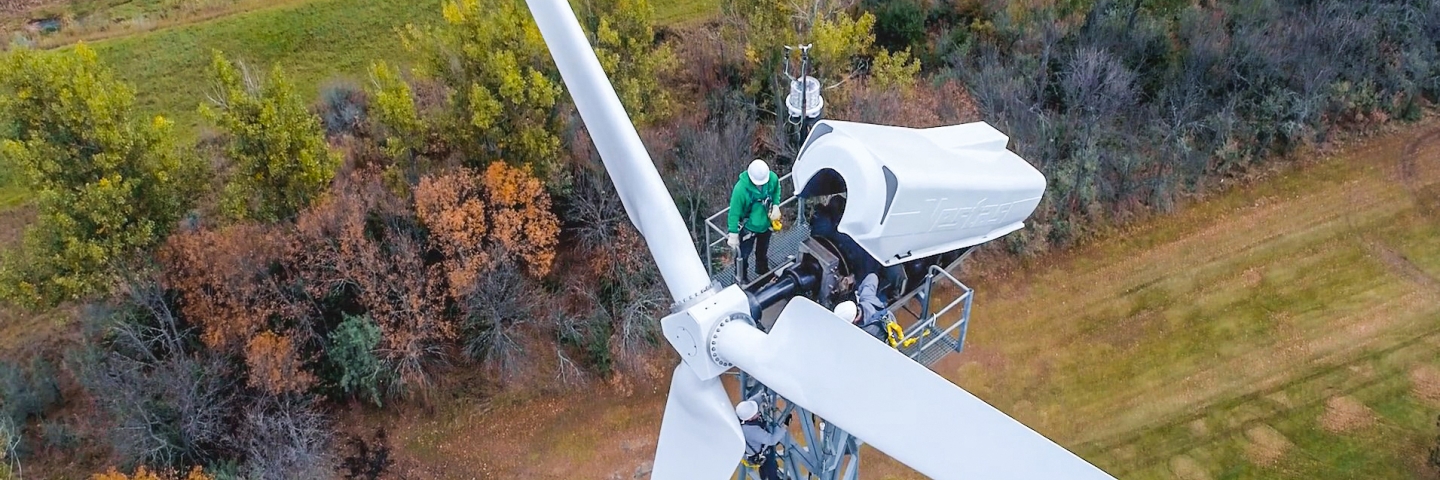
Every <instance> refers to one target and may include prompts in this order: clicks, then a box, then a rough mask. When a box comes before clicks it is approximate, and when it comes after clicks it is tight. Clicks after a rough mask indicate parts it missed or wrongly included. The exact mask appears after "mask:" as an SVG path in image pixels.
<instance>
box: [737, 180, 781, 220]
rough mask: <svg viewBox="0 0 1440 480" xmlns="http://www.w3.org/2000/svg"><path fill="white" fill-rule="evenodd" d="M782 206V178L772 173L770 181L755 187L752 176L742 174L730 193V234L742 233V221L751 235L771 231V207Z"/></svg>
mask: <svg viewBox="0 0 1440 480" xmlns="http://www.w3.org/2000/svg"><path fill="white" fill-rule="evenodd" d="M779 204H780V177H777V176H775V172H770V181H768V182H765V184H764V185H761V186H758V187H757V186H755V184H754V183H751V182H750V175H749V174H747V173H745V172H740V179H739V180H738V181H736V182H735V189H734V190H732V191H731V192H730V219H729V220H730V233H740V219H741V218H742V217H743V218H744V219H745V230H746V231H749V232H751V233H765V232H768V231H770V206H771V205H779Z"/></svg>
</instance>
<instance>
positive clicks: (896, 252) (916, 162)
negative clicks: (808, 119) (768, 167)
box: [791, 120, 1045, 266]
mask: <svg viewBox="0 0 1440 480" xmlns="http://www.w3.org/2000/svg"><path fill="white" fill-rule="evenodd" d="M1009 141H1010V139H1009V137H1007V136H1005V134H1003V133H1000V131H999V130H996V129H995V128H994V127H991V126H990V125H989V124H987V123H984V122H975V123H967V124H964V125H953V126H948V127H935V128H926V129H914V128H904V127H890V126H883V125H871V124H864V123H853V122H841V121H834V120H823V121H821V122H819V123H817V124H816V125H815V128H814V130H813V131H812V132H811V133H810V137H809V138H808V139H807V140H806V141H805V145H804V146H803V147H802V148H801V150H800V154H799V156H798V157H797V159H796V160H795V167H794V169H793V173H794V175H793V176H792V177H791V179H792V180H793V181H794V182H795V191H796V192H800V195H801V196H807V197H808V196H815V195H828V194H834V193H839V192H840V191H846V192H848V193H847V195H846V205H845V213H844V215H843V216H842V217H841V220H840V224H839V226H838V230H839V231H840V232H841V233H845V234H847V235H850V237H851V238H854V239H855V241H856V242H857V243H859V244H860V246H861V247H862V248H864V249H865V250H866V251H867V252H869V253H870V255H871V256H873V257H875V259H876V260H879V261H880V263H882V264H884V265H886V266H890V265H894V264H897V263H900V262H904V261H908V260H913V259H918V258H924V257H928V256H931V255H935V254H940V253H945V252H949V251H953V250H956V249H959V248H963V247H968V246H971V245H978V244H981V243H985V242H988V241H990V240H994V239H996V238H1000V237H1001V236H1004V235H1005V234H1007V233H1010V232H1013V231H1015V230H1018V229H1020V227H1022V226H1024V221H1025V219H1026V218H1028V217H1029V216H1030V214H1031V213H1033V212H1034V211H1035V207H1036V206H1037V205H1039V203H1040V196H1041V195H1042V194H1044V193H1045V176H1044V175H1042V174H1041V173H1040V171H1039V170H1036V169H1035V167H1032V166H1030V164H1029V163H1027V162H1026V161H1025V160H1024V159H1022V158H1020V156H1018V155H1016V154H1014V153H1013V152H1011V151H1010V150H1007V149H1006V148H1005V145H1006V144H1007V143H1009ZM837 176H838V177H839V178H836V177H837ZM842 182H843V183H842Z"/></svg>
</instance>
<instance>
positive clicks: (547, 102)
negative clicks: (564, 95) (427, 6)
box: [401, 0, 561, 176]
mask: <svg viewBox="0 0 1440 480" xmlns="http://www.w3.org/2000/svg"><path fill="white" fill-rule="evenodd" d="M443 14H444V20H445V21H444V22H442V23H441V24H439V25H437V26H432V27H425V28H421V27H416V26H414V25H409V26H407V27H406V28H405V30H404V31H403V32H402V34H401V40H402V43H403V45H404V46H405V48H406V49H408V50H409V51H410V52H411V53H413V54H414V55H415V56H416V57H418V58H417V60H416V73H418V74H419V75H420V76H422V77H426V78H431V79H435V80H438V81H439V82H440V83H441V84H443V85H445V87H446V88H447V89H448V90H449V93H450V105H449V110H450V111H449V115H448V121H447V125H446V128H447V130H448V131H449V132H450V138H448V139H447V141H448V142H449V143H451V147H452V148H454V149H455V150H457V151H460V152H462V153H463V154H465V155H466V157H467V160H468V161H469V162H470V163H471V164H472V165H473V164H477V163H478V164H484V163H485V162H488V160H489V159H493V158H505V159H509V160H510V161H513V162H516V163H517V164H521V165H531V166H533V167H534V168H535V169H536V170H537V171H539V172H541V174H542V176H543V175H545V174H548V173H549V172H550V171H552V170H553V168H554V165H555V162H556V158H557V157H558V156H559V153H560V137H559V136H558V135H557V134H556V132H559V131H560V128H561V121H560V117H559V115H558V113H557V110H556V108H555V106H556V104H557V103H558V102H559V99H560V83H559V82H558V81H557V78H558V76H557V74H556V72H555V70H554V66H553V65H554V64H553V63H552V62H551V61H550V56H549V50H547V49H546V47H545V41H544V39H543V38H542V37H541V36H540V30H539V28H538V27H536V26H535V21H534V19H532V18H531V17H530V14H529V12H527V11H525V9H524V8H522V7H521V6H520V3H519V2H518V1H516V0H447V1H446V2H445V5H444V10H443Z"/></svg>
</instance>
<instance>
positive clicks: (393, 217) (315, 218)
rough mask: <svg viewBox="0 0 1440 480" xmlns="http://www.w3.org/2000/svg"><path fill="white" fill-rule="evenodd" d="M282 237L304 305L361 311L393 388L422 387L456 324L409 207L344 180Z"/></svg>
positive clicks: (353, 179) (286, 265) (289, 272)
mask: <svg viewBox="0 0 1440 480" xmlns="http://www.w3.org/2000/svg"><path fill="white" fill-rule="evenodd" d="M287 237H288V238H287V239H286V240H287V245H286V246H285V247H284V249H283V251H284V256H285V261H284V262H282V263H283V266H282V270H283V271H284V275H285V276H286V277H287V278H289V279H290V282H292V285H294V286H296V287H298V288H297V289H296V292H295V293H296V294H300V295H303V296H302V298H303V299H305V300H306V302H304V303H313V304H329V305H334V304H337V303H339V304H343V305H346V306H348V307H351V308H357V309H359V311H361V312H364V313H365V314H366V315H368V316H369V317H370V318H371V319H373V320H374V321H375V323H376V325H378V326H379V327H380V333H381V336H380V342H379V345H378V347H377V348H376V349H375V350H376V353H377V354H378V355H379V356H380V358H381V359H382V362H383V365H385V366H386V367H387V368H388V369H389V370H390V371H388V372H386V374H387V375H391V374H393V377H389V378H393V379H394V380H395V382H396V383H395V386H396V387H397V388H400V389H404V388H408V387H423V386H426V385H428V384H429V382H430V378H431V376H430V367H431V365H433V364H434V363H435V362H436V361H438V360H440V359H442V358H443V357H444V352H445V346H446V342H448V341H450V340H453V339H454V338H455V325H454V318H453V315H451V314H448V313H447V311H446V310H447V308H448V305H447V302H448V301H449V297H448V296H447V295H446V282H445V276H444V274H443V273H442V269H441V267H440V266H439V265H434V264H432V263H430V262H429V261H428V260H427V257H428V256H429V255H430V254H431V249H430V246H429V243H428V242H427V239H426V238H425V236H424V232H423V230H422V229H421V228H419V226H418V225H416V223H415V212H413V211H412V210H410V209H409V204H408V203H407V202H405V201H402V200H401V199H399V198H397V197H396V196H395V195H394V194H393V193H391V192H390V191H388V190H386V189H385V188H384V186H383V185H381V184H380V182H379V181H378V180H377V179H375V178H371V177H365V176H363V175H359V174H354V175H347V176H346V177H344V178H343V181H341V182H338V184H337V188H336V190H335V192H334V193H333V194H332V195H330V196H327V197H326V198H324V199H323V200H322V201H320V202H319V203H318V204H316V205H314V206H312V207H311V208H309V209H307V210H306V211H304V212H302V213H301V214H300V216H299V217H297V218H296V220H295V226H294V231H293V232H291V234H290V235H288V236H287ZM332 308H333V307H332ZM307 323H313V322H307ZM300 333H301V332H296V333H295V334H297V335H298V334H300Z"/></svg>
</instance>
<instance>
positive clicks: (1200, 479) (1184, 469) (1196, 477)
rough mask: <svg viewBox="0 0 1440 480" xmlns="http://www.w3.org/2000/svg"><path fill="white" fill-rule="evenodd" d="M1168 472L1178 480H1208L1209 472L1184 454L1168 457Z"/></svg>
mask: <svg viewBox="0 0 1440 480" xmlns="http://www.w3.org/2000/svg"><path fill="white" fill-rule="evenodd" d="M1170 473H1172V474H1174V475H1175V478H1178V479H1180V480H1210V472H1207V471H1205V467H1202V466H1200V462H1196V461H1195V459H1193V458H1190V457H1187V456H1184V455H1179V456H1176V457H1175V458H1171V459H1170Z"/></svg>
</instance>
